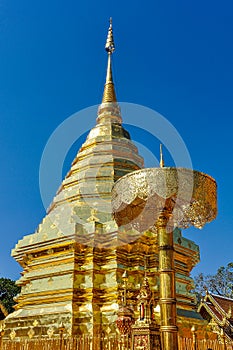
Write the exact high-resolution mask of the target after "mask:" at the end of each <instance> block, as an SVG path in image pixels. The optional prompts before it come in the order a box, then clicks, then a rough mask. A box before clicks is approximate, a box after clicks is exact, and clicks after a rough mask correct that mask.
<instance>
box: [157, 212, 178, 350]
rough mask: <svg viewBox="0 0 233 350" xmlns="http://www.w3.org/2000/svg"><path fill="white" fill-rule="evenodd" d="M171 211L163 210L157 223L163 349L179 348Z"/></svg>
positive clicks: (176, 349) (172, 349)
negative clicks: (170, 223)
mask: <svg viewBox="0 0 233 350" xmlns="http://www.w3.org/2000/svg"><path fill="white" fill-rule="evenodd" d="M168 220H169V213H167V212H163V213H162V214H161V215H160V216H159V218H158V220H157V223H156V226H157V231H158V241H159V279H160V312H161V326H160V331H161V342H162V349H163V350H178V338H177V333H178V328H177V326H176V291H175V270H174V257H173V253H174V247H173V230H172V229H170V230H169V228H167V223H168Z"/></svg>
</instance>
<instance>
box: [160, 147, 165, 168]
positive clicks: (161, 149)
mask: <svg viewBox="0 0 233 350" xmlns="http://www.w3.org/2000/svg"><path fill="white" fill-rule="evenodd" d="M163 167H164V160H163V145H162V143H160V168H163Z"/></svg>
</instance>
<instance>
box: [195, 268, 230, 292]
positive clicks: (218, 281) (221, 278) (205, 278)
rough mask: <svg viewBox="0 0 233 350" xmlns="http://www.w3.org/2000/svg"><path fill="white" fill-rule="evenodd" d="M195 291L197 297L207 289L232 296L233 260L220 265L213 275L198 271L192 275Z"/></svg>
mask: <svg viewBox="0 0 233 350" xmlns="http://www.w3.org/2000/svg"><path fill="white" fill-rule="evenodd" d="M194 284H195V293H196V294H197V296H198V298H200V296H202V295H204V294H205V291H206V290H208V291H209V292H210V293H212V294H217V295H221V296H225V297H227V298H233V262H230V263H229V264H227V266H220V267H219V268H218V270H217V272H216V274H214V275H204V274H203V273H200V274H199V275H197V276H195V277H194Z"/></svg>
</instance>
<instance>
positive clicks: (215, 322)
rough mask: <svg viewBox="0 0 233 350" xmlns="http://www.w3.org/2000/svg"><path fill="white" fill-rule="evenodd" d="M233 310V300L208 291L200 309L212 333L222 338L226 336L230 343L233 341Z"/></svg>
mask: <svg viewBox="0 0 233 350" xmlns="http://www.w3.org/2000/svg"><path fill="white" fill-rule="evenodd" d="M232 308H233V299H231V298H227V297H223V296H221V295H216V294H210V293H209V292H208V291H206V295H205V297H204V298H203V299H202V301H201V303H200V305H199V307H198V311H199V313H200V314H201V316H202V317H203V319H205V320H206V321H207V322H208V325H209V327H210V328H211V329H212V331H213V332H214V333H215V334H217V335H218V337H220V338H222V337H223V335H224V336H225V338H226V340H227V341H228V342H229V341H232V339H233V315H232Z"/></svg>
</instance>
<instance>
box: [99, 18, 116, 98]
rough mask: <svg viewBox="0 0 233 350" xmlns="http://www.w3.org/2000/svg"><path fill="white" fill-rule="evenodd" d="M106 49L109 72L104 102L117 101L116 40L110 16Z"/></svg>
mask: <svg viewBox="0 0 233 350" xmlns="http://www.w3.org/2000/svg"><path fill="white" fill-rule="evenodd" d="M105 50H106V51H107V53H108V65H107V74H106V82H105V85H104V93H103V99H102V103H109V102H116V93H115V88H114V83H113V78H112V54H113V52H114V50H115V45H114V40H113V31H112V18H110V25H109V29H108V36H107V41H106V44H105Z"/></svg>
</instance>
